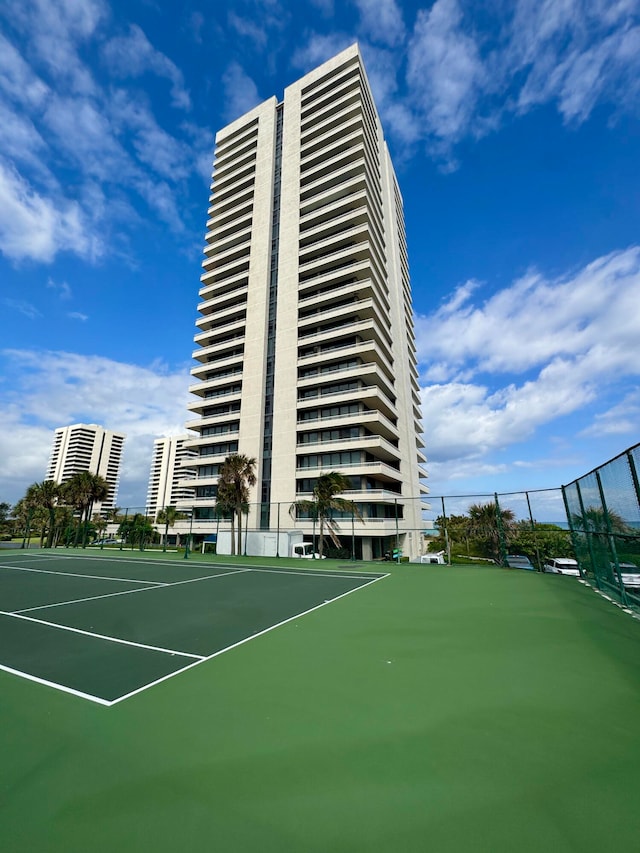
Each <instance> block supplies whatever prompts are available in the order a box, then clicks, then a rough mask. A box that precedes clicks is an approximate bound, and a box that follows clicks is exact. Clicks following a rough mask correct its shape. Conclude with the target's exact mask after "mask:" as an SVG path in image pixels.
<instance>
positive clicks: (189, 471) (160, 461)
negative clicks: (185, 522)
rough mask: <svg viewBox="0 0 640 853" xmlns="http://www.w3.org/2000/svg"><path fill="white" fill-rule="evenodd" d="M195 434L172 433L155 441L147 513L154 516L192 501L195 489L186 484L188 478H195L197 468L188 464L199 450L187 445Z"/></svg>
mask: <svg viewBox="0 0 640 853" xmlns="http://www.w3.org/2000/svg"><path fill="white" fill-rule="evenodd" d="M190 437H191V436H188V435H171V436H167V437H166V438H156V440H155V441H154V443H153V460H152V462H151V471H150V473H149V488H148V491H147V514H148V515H152V516H153V517H154V518H155V517H156V516H157V514H158V512H160V510H161V509H164V507H166V506H176V504H177V503H178V502H182V504H183V505H184V503H185V502H187V503H189V504H191V503H192V502H193V498H194V494H195V489H193V488H187V487H185V485H184V481H185V479H187V478H189V479H193V478H194V476H195V475H196V470H195V469H194V468H188V467H185V466H186V465H188V464H189V459H190V458H191V457H193V456H195V455H196V452H197V451H196V450H194V449H193V448H189V447H185V446H184V445H185V442H186V441H188V439H189V438H190Z"/></svg>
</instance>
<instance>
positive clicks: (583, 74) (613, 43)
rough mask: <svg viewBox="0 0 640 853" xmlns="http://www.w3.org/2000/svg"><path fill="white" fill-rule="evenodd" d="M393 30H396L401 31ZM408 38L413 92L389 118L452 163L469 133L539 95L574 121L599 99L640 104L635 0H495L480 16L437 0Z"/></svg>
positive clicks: (364, 1)
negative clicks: (502, 0)
mask: <svg viewBox="0 0 640 853" xmlns="http://www.w3.org/2000/svg"><path fill="white" fill-rule="evenodd" d="M358 5H359V6H360V7H361V8H367V9H373V7H377V6H380V4H378V3H374V2H370V0H358ZM382 8H383V9H386V8H387V4H383V6H382ZM367 20H369V19H368V18H367V19H366V20H365V19H364V18H363V30H364V32H365V34H367V33H368V30H367ZM380 22H382V17H381V18H380ZM389 31H390V33H392V34H394V35H393V38H395V37H396V34H397V33H398V32H399V31H398V30H397V29H396V28H395V27H393V26H391V27H390V30H389ZM391 38H392V36H390V39H391ZM388 43H391V41H389V42H388ZM404 44H405V45H406V56H407V62H406V78H405V82H406V87H407V88H406V92H404V94H403V95H402V96H399V95H396V96H395V97H394V103H393V105H390V106H389V110H388V114H385V113H384V111H382V113H383V118H384V119H385V122H386V123H387V126H388V129H389V131H390V132H391V133H392V134H393V135H394V136H395V138H396V139H397V140H398V141H399V142H400V143H403V144H405V145H407V144H409V145H413V144H414V143H415V142H416V141H417V139H421V140H422V141H424V142H425V143H426V145H427V149H428V151H429V152H430V153H431V154H432V155H433V156H434V157H435V158H436V159H440V160H441V162H442V163H443V165H444V166H445V167H449V168H453V167H454V166H455V159H454V157H453V155H452V151H453V149H454V147H455V145H456V143H457V142H459V141H460V140H461V139H462V138H464V137H465V136H468V135H471V136H475V137H480V136H484V135H486V134H488V133H490V132H492V131H494V130H495V129H496V128H498V127H499V126H500V124H501V123H502V122H503V121H504V120H505V117H506V116H508V115H509V114H513V113H515V114H524V113H527V112H529V111H531V110H533V109H535V108H536V107H538V106H539V105H542V104H547V103H553V104H555V105H556V107H557V109H558V111H559V113H560V114H561V116H562V118H563V120H564V121H565V122H566V123H571V124H579V123H581V122H583V121H585V120H586V119H587V118H588V117H589V116H590V115H591V114H592V112H593V110H594V108H595V107H596V106H597V105H599V104H607V105H608V108H609V111H610V113H611V114H612V115H613V116H614V117H615V116H617V115H618V114H619V113H621V112H622V111H628V112H631V113H634V114H637V112H638V109H639V108H640V20H639V16H638V5H637V2H635V3H634V2H632V0H620V2H617V3H614V2H609V3H608V2H606V0H590V2H584V0H515V2H514V3H513V4H511V5H509V4H506V6H505V4H497V5H496V4H494V6H493V7H491V5H490V6H489V7H488V8H487V9H486V10H485V13H483V17H479V16H478V15H477V14H475V7H474V6H473V5H472V4H471V3H469V2H465V0H436V2H435V3H433V5H431V7H430V8H429V9H420V10H419V11H418V13H417V16H416V20H415V24H414V27H413V30H412V31H411V33H410V34H409V36H408V37H406V36H405V38H404Z"/></svg>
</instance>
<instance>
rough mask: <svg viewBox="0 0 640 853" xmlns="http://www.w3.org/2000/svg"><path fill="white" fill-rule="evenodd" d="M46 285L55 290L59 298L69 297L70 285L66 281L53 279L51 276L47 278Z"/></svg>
mask: <svg viewBox="0 0 640 853" xmlns="http://www.w3.org/2000/svg"><path fill="white" fill-rule="evenodd" d="M47 287H48V288H50V289H51V290H56V291H57V292H58V296H59V297H60V299H71V287H70V286H69V285H68V284H67V282H66V281H54V280H53V279H52V278H48V279H47Z"/></svg>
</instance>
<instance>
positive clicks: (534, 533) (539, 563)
mask: <svg viewBox="0 0 640 853" xmlns="http://www.w3.org/2000/svg"><path fill="white" fill-rule="evenodd" d="M524 494H525V497H526V499H527V507H528V509H529V520H530V521H531V530H532V531H533V544H534V547H535V549H536V560H537V562H538V565H537V566H536V571H538V572H541V571H542V560H541V559H540V549H539V548H538V536H537V534H536V525H535V523H534V521H533V513H532V512H531V501H530V500H529V492H525V493H524Z"/></svg>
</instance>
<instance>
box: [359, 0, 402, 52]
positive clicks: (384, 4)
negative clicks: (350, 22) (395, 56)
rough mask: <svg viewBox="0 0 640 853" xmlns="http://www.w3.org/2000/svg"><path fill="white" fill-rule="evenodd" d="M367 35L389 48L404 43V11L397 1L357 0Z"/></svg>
mask: <svg viewBox="0 0 640 853" xmlns="http://www.w3.org/2000/svg"><path fill="white" fill-rule="evenodd" d="M355 4H356V6H357V7H358V10H359V12H360V16H361V19H362V25H363V27H364V31H365V33H366V34H367V35H368V36H369V38H371V39H372V40H373V41H375V42H378V43H379V44H385V45H389V46H394V45H398V44H400V43H401V42H402V40H403V38H404V34H405V29H404V21H403V20H402V11H401V10H400V8H399V6H398V4H397V3H396V2H395V0H355Z"/></svg>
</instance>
